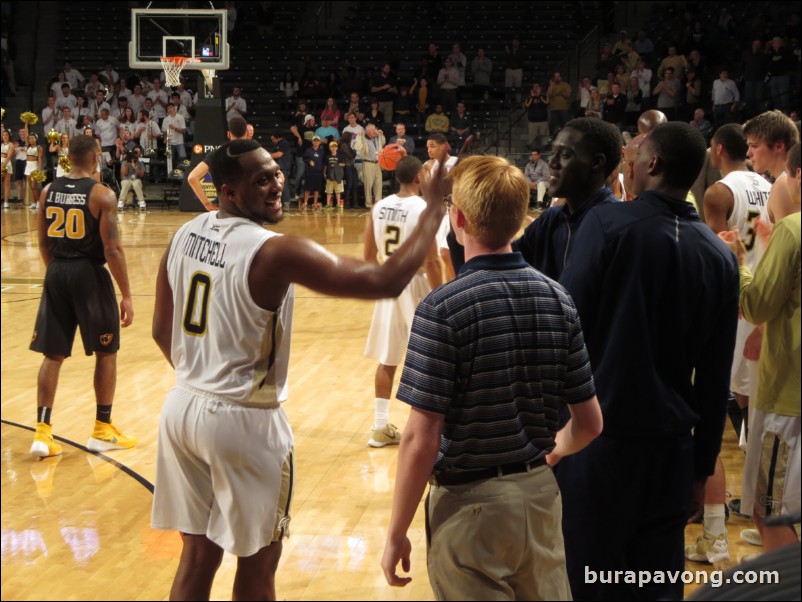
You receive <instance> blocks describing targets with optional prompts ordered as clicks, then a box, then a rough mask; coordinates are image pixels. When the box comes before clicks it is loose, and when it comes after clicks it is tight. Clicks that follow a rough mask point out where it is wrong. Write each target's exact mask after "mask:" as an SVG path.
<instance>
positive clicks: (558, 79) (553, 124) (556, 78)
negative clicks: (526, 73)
mask: <svg viewBox="0 0 802 602" xmlns="http://www.w3.org/2000/svg"><path fill="white" fill-rule="evenodd" d="M546 96H548V97H549V129H550V130H551V135H552V136H554V135H556V134H557V132H559V131H560V130H561V129H562V127H563V126H564V125H565V124H566V123H568V120H570V119H571V84H569V83H568V82H564V81H563V80H562V74H561V73H560V72H559V71H555V72H554V75H553V76H552V78H551V81H550V82H549V87H548V88H547V89H546Z"/></svg>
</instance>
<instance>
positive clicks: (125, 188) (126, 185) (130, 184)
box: [117, 178, 145, 207]
mask: <svg viewBox="0 0 802 602" xmlns="http://www.w3.org/2000/svg"><path fill="white" fill-rule="evenodd" d="M132 188H133V189H134V193H135V194H136V200H137V201H139V204H140V205H144V204H145V193H144V192H142V180H140V179H139V178H137V179H136V180H123V183H122V185H121V186H120V199H119V200H118V201H117V206H118V207H124V206H125V204H126V202H127V201H128V195H129V194H130V193H131V189H132ZM132 204H133V203H132Z"/></svg>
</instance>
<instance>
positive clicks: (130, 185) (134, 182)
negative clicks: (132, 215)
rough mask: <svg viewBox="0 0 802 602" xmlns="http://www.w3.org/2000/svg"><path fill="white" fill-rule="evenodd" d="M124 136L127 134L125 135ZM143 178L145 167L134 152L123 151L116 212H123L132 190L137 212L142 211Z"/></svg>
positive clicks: (132, 150) (143, 202) (143, 206)
mask: <svg viewBox="0 0 802 602" xmlns="http://www.w3.org/2000/svg"><path fill="white" fill-rule="evenodd" d="M125 134H126V136H127V135H128V132H126V133H125ZM143 177H145V166H144V164H143V163H142V161H140V158H139V155H138V154H137V153H136V152H134V149H133V148H131V149H130V150H125V151H124V152H123V154H122V156H121V157H120V182H121V184H120V196H119V199H118V200H117V210H118V211H123V210H124V209H125V203H126V201H127V200H128V194H129V193H130V192H131V189H133V191H134V194H135V195H136V200H137V202H138V205H139V210H140V211H144V210H145V209H146V205H145V193H144V191H143V190H142V178H143Z"/></svg>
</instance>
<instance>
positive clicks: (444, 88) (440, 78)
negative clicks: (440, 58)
mask: <svg viewBox="0 0 802 602" xmlns="http://www.w3.org/2000/svg"><path fill="white" fill-rule="evenodd" d="M458 82H459V71H458V70H457V68H456V67H455V66H454V63H453V61H452V60H451V57H446V60H445V64H444V65H443V68H442V69H440V73H438V74H437V85H438V86H439V88H440V97H439V100H440V104H442V105H443V107H444V108H445V109H446V110H447V111H453V110H454V107H455V106H456V105H457V88H458Z"/></svg>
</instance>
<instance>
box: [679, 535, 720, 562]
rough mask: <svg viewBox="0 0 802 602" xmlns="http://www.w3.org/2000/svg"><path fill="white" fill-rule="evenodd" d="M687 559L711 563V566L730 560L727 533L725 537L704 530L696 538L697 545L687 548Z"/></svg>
mask: <svg viewBox="0 0 802 602" xmlns="http://www.w3.org/2000/svg"><path fill="white" fill-rule="evenodd" d="M685 558H687V559H688V560H693V561H694V562H709V563H710V564H713V563H716V562H722V561H724V560H729V559H730V550H729V546H728V545H727V532H726V531H725V532H724V534H723V535H718V536H716V535H713V534H712V533H711V532H710V531H708V530H707V529H705V528H702V534H701V535H700V536H699V537H697V538H696V543H695V544H693V545H690V546H685Z"/></svg>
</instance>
